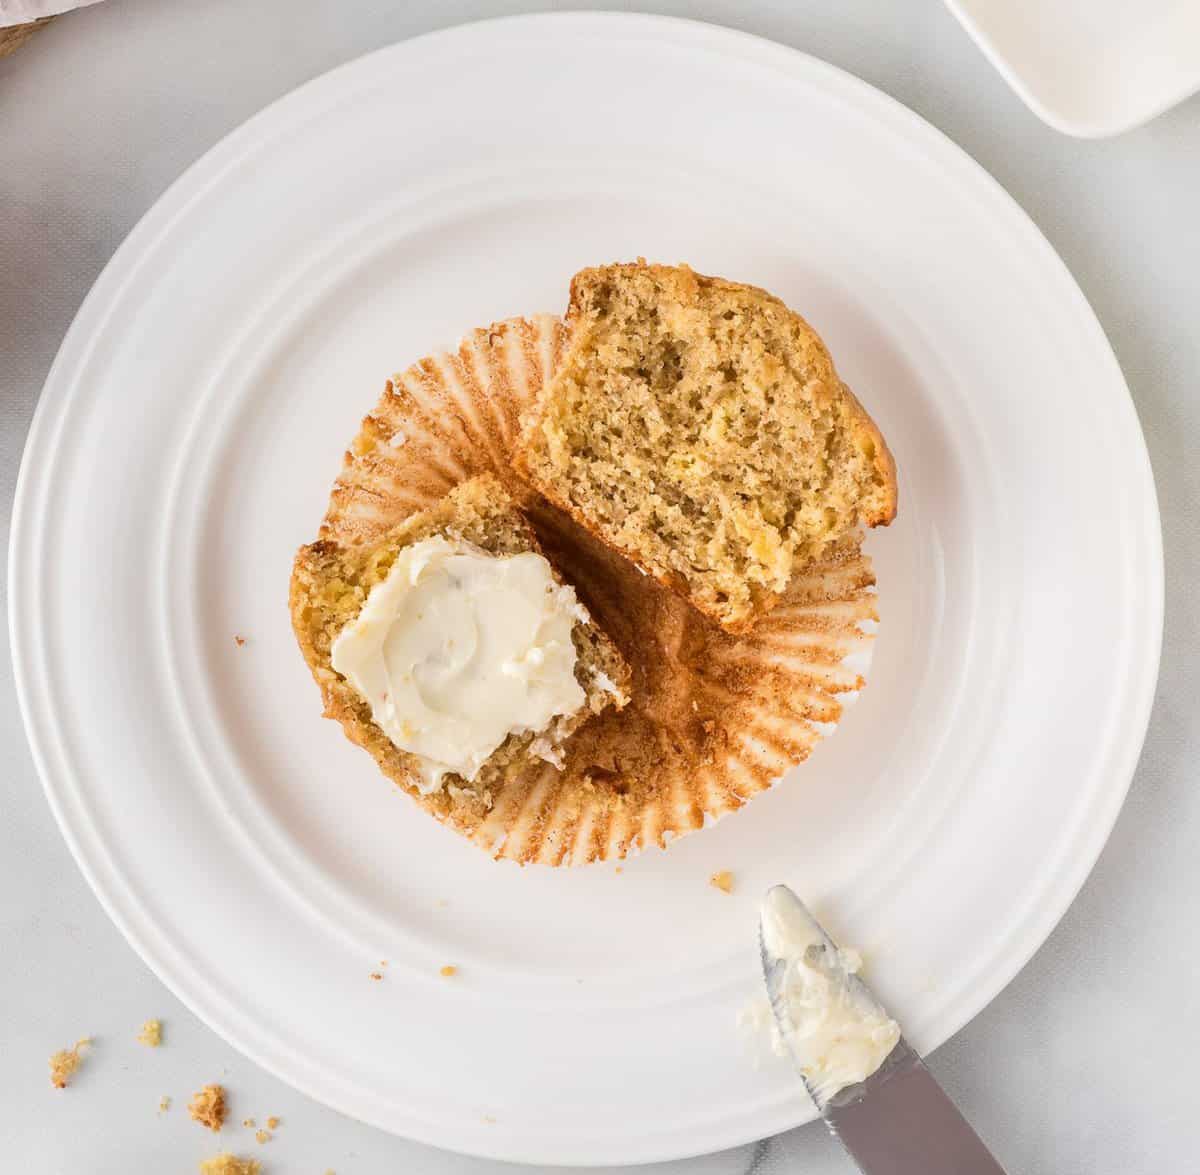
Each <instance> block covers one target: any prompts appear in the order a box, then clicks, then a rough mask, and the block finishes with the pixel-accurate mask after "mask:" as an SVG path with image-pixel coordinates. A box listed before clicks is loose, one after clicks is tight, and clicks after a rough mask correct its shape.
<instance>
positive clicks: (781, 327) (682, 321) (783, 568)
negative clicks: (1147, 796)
mask: <svg viewBox="0 0 1200 1175" xmlns="http://www.w3.org/2000/svg"><path fill="white" fill-rule="evenodd" d="M567 320H568V324H569V326H570V328H571V336H570V341H569V345H568V348H567V353H566V355H565V356H564V358H563V361H562V364H561V365H560V366H559V368H558V369H557V370H556V372H555V374H554V378H553V379H552V380H551V381H550V383H549V384H548V385H547V386H546V388H545V390H544V392H543V394H542V396H541V398H540V400H539V402H538V404H537V406H536V408H535V410H534V412H533V413H532V414H531V415H530V417H529V418H528V419H527V420H526V424H525V432H524V436H523V439H522V451H521V453H520V460H521V461H522V462H523V465H524V468H525V471H526V472H527V473H528V475H529V476H530V478H531V480H532V481H533V482H534V484H535V485H536V486H537V488H538V489H539V490H541V491H542V492H543V493H544V494H546V496H547V497H549V498H550V499H551V500H552V501H554V502H557V503H558V504H559V505H560V506H562V507H563V508H565V509H567V510H569V511H570V512H571V513H572V514H573V515H574V516H575V517H576V518H577V519H578V520H579V521H580V522H582V523H583V524H584V525H585V526H587V527H588V528H589V529H591V530H592V531H593V532H594V533H595V534H597V535H598V536H599V537H600V538H601V539H603V540H604V541H605V542H606V543H608V544H609V545H611V546H612V547H614V548H615V549H617V550H618V551H621V552H622V553H623V554H625V555H627V556H628V557H630V558H631V559H633V560H634V561H635V562H636V563H638V564H639V565H640V566H642V567H643V568H645V569H646V570H647V571H649V572H650V573H651V574H652V575H654V576H655V577H656V578H657V579H659V580H660V581H661V582H662V583H664V584H666V585H667V586H669V587H671V588H672V589H674V590H676V591H678V592H680V593H681V594H683V595H685V596H687V598H688V599H689V600H690V601H691V602H692V603H693V604H694V605H695V606H696V607H697V608H698V609H699V610H700V611H702V612H704V613H705V614H706V615H708V616H710V617H712V618H713V619H715V620H716V621H718V622H719V623H720V624H721V625H722V626H723V627H725V628H727V629H729V630H730V631H733V632H737V631H744V630H745V629H746V628H747V627H749V625H750V624H752V623H753V621H754V619H755V618H756V617H757V616H758V615H759V614H761V613H762V612H765V611H767V610H768V609H769V608H770V607H771V606H772V605H773V603H774V602H775V601H776V600H778V598H779V596H780V595H782V593H783V592H784V590H785V589H786V587H787V585H788V582H789V581H790V579H791V576H792V571H793V568H794V567H796V566H799V565H802V564H804V563H807V562H809V561H811V560H813V559H818V558H820V557H821V556H822V555H823V554H824V553H825V552H826V551H827V550H828V549H829V548H830V546H831V545H832V544H834V543H836V542H837V541H838V540H839V539H841V538H843V537H844V536H846V535H847V534H850V533H851V532H853V531H854V530H856V529H857V528H858V527H859V526H861V525H867V526H875V525H880V524H886V523H888V522H890V521H891V519H892V517H893V516H894V514H895V504H896V482H895V466H894V463H893V462H892V459H891V454H890V453H889V452H888V450H887V446H886V444H885V443H884V441H883V437H882V436H881V435H880V433H879V430H878V429H877V428H876V427H875V425H874V423H873V422H872V421H871V419H870V417H868V416H867V414H866V412H865V411H864V410H863V409H862V407H861V405H859V403H858V401H857V400H855V398H854V396H853V395H852V394H851V393H850V391H849V389H848V388H846V387H845V385H844V384H842V382H841V380H840V379H839V377H838V375H837V372H836V371H835V370H834V366H833V361H832V360H831V359H830V357H829V352H828V351H827V350H826V349H825V346H824V344H823V343H822V342H821V339H820V338H819V337H818V336H817V334H816V332H815V331H813V330H812V328H811V327H810V326H809V325H808V324H807V323H806V322H805V321H804V320H803V319H802V318H801V317H800V316H799V315H798V314H795V313H794V312H793V311H791V310H789V309H788V307H787V306H785V305H784V304H783V302H781V301H780V300H779V299H778V298H775V297H773V296H772V295H770V294H768V293H766V291H764V290H760V289H757V288H755V287H753V286H745V285H740V284H738V283H735V282H729V281H725V280H723V279H721V278H711V277H704V276H702V275H700V274H697V273H694V272H693V271H692V270H691V269H689V268H688V267H687V266H679V267H672V266H660V265H643V264H638V265H608V266H602V267H600V268H596V269H585V270H583V271H581V272H580V273H579V274H577V275H576V276H575V279H574V281H573V282H572V284H571V302H570V307H569V309H568V314H567Z"/></svg>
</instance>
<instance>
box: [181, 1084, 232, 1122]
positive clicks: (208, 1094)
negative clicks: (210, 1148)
mask: <svg viewBox="0 0 1200 1175" xmlns="http://www.w3.org/2000/svg"><path fill="white" fill-rule="evenodd" d="M225 1109H226V1107H225V1090H224V1089H223V1088H222V1087H221V1086H220V1085H206V1086H205V1087H204V1088H203V1089H201V1090H200V1091H199V1092H197V1093H195V1094H193V1095H192V1100H191V1101H190V1102H189V1103H188V1113H189V1114H191V1116H192V1121H194V1122H199V1123H200V1125H201V1126H204V1127H207V1129H209V1130H212V1131H217V1130H220V1129H221V1127H222V1126H223V1125H224V1124H225Z"/></svg>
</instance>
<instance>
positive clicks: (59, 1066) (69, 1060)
mask: <svg viewBox="0 0 1200 1175" xmlns="http://www.w3.org/2000/svg"><path fill="white" fill-rule="evenodd" d="M91 1043H92V1038H91V1037H90V1036H85V1037H83V1038H82V1039H81V1040H77V1041H76V1042H75V1043H74V1044H73V1045H72V1046H71V1047H70V1048H69V1049H59V1050H58V1052H56V1053H55V1054H54V1055H53V1056H52V1057H51V1058H50V1083H51V1085H53V1086H54V1088H55V1089H66V1088H67V1081H68V1080H69V1079H70V1078H71V1077H72V1076H73V1075H74V1073H75V1071H76V1070H77V1069H78V1068H79V1066H80V1063H81V1062H82V1061H83V1055H82V1050H83V1049H85V1048H87V1047H88V1045H90V1044H91Z"/></svg>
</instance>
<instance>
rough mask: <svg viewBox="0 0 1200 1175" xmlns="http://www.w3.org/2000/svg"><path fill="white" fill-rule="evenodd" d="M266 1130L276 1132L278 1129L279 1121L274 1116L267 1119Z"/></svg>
mask: <svg viewBox="0 0 1200 1175" xmlns="http://www.w3.org/2000/svg"><path fill="white" fill-rule="evenodd" d="M267 1129H268V1130H278V1129H279V1119H278V1118H276V1117H274V1116H272V1117H270V1118H268V1119H267Z"/></svg>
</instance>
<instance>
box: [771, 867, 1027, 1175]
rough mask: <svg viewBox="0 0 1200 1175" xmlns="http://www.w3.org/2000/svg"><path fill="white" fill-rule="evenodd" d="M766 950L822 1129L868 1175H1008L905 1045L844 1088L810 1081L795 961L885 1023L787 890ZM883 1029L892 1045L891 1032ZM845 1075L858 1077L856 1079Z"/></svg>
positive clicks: (775, 895)
mask: <svg viewBox="0 0 1200 1175" xmlns="http://www.w3.org/2000/svg"><path fill="white" fill-rule="evenodd" d="M768 919H769V920H768ZM780 924H787V925H789V926H790V927H791V929H792V930H793V931H795V932H796V933H795V935H794V939H793V941H794V942H795V943H797V944H798V945H799V946H800V947H801V948H802V953H803V954H804V959H803V960H799V957H798V956H797V955H795V954H789V952H788V951H787V950H785V949H783V939H782V938H781V935H780V933H779V931H778V929H777V927H778V926H779V925H780ZM773 928H774V929H773ZM759 949H760V953H761V957H762V966H763V978H764V980H765V981H766V985H767V995H768V997H769V999H770V1002H771V1010H772V1012H773V1014H774V1016H775V1023H776V1026H777V1028H778V1031H779V1036H780V1039H781V1040H782V1041H783V1042H784V1044H785V1045H786V1047H787V1051H788V1053H789V1055H790V1057H791V1059H792V1062H793V1064H794V1065H795V1067H796V1069H797V1071H798V1072H799V1074H800V1077H801V1080H802V1081H803V1082H804V1086H805V1088H806V1089H807V1090H808V1092H809V1095H810V1096H811V1097H812V1099H813V1101H814V1102H815V1103H816V1106H817V1109H818V1110H819V1111H820V1112H821V1117H822V1118H823V1119H824V1120H825V1124H826V1125H827V1126H828V1127H829V1129H830V1131H831V1132H832V1134H833V1135H834V1137H835V1138H837V1140H838V1141H839V1142H840V1143H841V1144H842V1145H843V1146H844V1147H845V1148H846V1151H847V1152H848V1153H849V1155H850V1157H851V1158H853V1159H854V1161H855V1163H857V1164H858V1167H859V1170H861V1171H862V1172H863V1175H1004V1169H1003V1168H1002V1167H1001V1166H1000V1164H999V1163H998V1162H997V1161H996V1159H995V1158H994V1157H993V1156H992V1154H991V1152H990V1151H989V1150H988V1149H987V1147H986V1146H985V1145H984V1144H983V1142H982V1140H981V1139H980V1138H979V1136H978V1135H977V1134H976V1133H975V1131H974V1130H973V1129H972V1128H971V1126H970V1124H969V1123H968V1122H967V1120H966V1119H965V1118H964V1117H963V1116H962V1114H961V1113H960V1112H959V1110H958V1107H957V1106H955V1105H954V1103H953V1102H952V1101H951V1100H950V1098H949V1097H948V1096H947V1094H946V1092H945V1091H944V1090H943V1089H942V1087H941V1086H940V1085H939V1084H938V1083H937V1080H936V1079H935V1078H934V1076H933V1074H932V1073H930V1072H929V1070H928V1069H927V1068H926V1067H925V1063H924V1062H923V1061H922V1060H921V1058H920V1056H919V1055H918V1054H917V1052H916V1050H915V1049H914V1048H913V1047H912V1046H911V1045H910V1044H909V1043H908V1042H907V1041H906V1040H905V1039H904V1037H903V1036H900V1037H899V1039H898V1040H897V1042H896V1044H895V1046H894V1047H893V1048H892V1049H891V1051H890V1052H889V1053H888V1054H887V1056H886V1057H885V1058H883V1060H882V1063H878V1064H877V1067H875V1068H874V1069H873V1071H871V1072H866V1073H864V1074H863V1075H862V1076H861V1079H859V1080H851V1081H849V1083H848V1084H844V1085H841V1084H838V1083H837V1081H833V1084H832V1085H831V1083H830V1081H831V1079H829V1078H828V1077H826V1078H825V1079H817V1078H815V1077H814V1076H813V1074H814V1058H813V1057H812V1056H810V1055H808V1054H807V1053H806V1052H805V1045H806V1038H804V1037H798V1036H797V1032H796V1025H795V1024H794V1022H793V1005H792V1002H791V1000H792V995H791V993H790V992H789V987H788V985H789V983H790V982H792V981H793V979H792V977H793V975H794V968H795V967H796V966H797V964H798V962H803V963H804V964H805V965H806V966H808V968H809V971H810V972H811V973H814V974H817V975H818V976H819V977H821V978H822V980H823V981H824V980H827V981H828V983H829V984H830V985H831V987H832V988H836V987H837V985H841V990H840V992H835V995H837V996H838V998H839V999H840V1001H841V1003H840V1005H839V1006H840V1008H841V1009H842V1010H843V1011H844V1010H845V1009H847V1008H849V1009H852V1010H855V1009H856V1010H858V1011H860V1012H861V1013H862V1015H863V1016H864V1017H868V1018H870V1019H871V1020H872V1022H874V1023H876V1024H878V1023H880V1022H881V1018H886V1015H887V1014H886V1013H885V1012H884V1011H883V1007H882V1005H881V1004H880V1003H879V1001H878V1000H877V999H876V998H875V995H874V993H872V992H871V990H870V988H868V987H867V985H866V984H865V983H864V982H863V981H862V979H860V978H859V976H858V975H857V974H855V973H854V972H855V968H853V967H848V966H847V955H846V953H845V952H843V951H840V950H839V949H838V947H837V944H836V943H834V941H833V940H832V939H831V938H830V937H829V935H828V934H827V933H826V932H825V929H824V927H822V926H821V924H820V923H819V922H818V921H817V920H816V919H815V918H814V917H813V916H812V914H811V913H810V912H809V910H808V907H807V906H805V905H804V903H803V902H802V901H801V900H800V899H799V898H798V897H797V896H796V895H795V894H794V893H793V892H792V891H791V890H790V889H788V888H787V886H783V885H779V886H775V887H773V888H772V889H771V890H770V891H768V893H767V897H766V899H765V900H764V902H763V916H762V919H760V923H759ZM817 990H820V988H819V987H818V989H817ZM804 999H805V1001H806V1002H805V1003H804V1011H805V1012H806V1014H807V1013H809V1012H810V1011H811V1009H812V1002H811V1001H812V993H811V992H807V993H804ZM853 1014H854V1012H853V1011H852V1012H851V1015H853ZM818 1018H819V1012H818ZM886 1022H887V1023H888V1024H890V1025H891V1028H892V1033H893V1036H894V1034H895V1032H896V1031H897V1030H896V1028H895V1025H894V1023H893V1022H891V1021H890V1020H887V1021H886ZM847 1072H848V1073H850V1074H852V1075H854V1076H857V1074H856V1073H855V1072H854V1071H853V1070H847ZM806 1074H807V1075H806Z"/></svg>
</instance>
